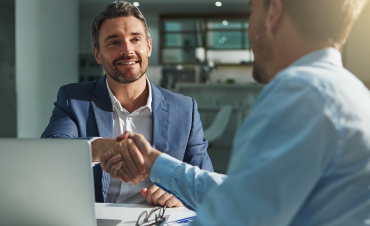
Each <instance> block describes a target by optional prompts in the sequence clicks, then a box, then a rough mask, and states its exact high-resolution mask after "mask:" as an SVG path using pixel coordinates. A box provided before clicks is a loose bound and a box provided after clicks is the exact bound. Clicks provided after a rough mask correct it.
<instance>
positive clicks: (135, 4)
mask: <svg viewBox="0 0 370 226" xmlns="http://www.w3.org/2000/svg"><path fill="white" fill-rule="evenodd" d="M132 4H133V5H134V6H136V7H139V6H140V3H138V2H134V3H132Z"/></svg>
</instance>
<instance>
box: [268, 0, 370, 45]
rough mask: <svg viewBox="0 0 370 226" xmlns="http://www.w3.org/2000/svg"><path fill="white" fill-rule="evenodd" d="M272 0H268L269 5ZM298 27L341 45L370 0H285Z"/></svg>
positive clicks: (312, 37) (316, 37)
mask: <svg viewBox="0 0 370 226" xmlns="http://www.w3.org/2000/svg"><path fill="white" fill-rule="evenodd" d="M270 1H271V0H265V3H266V4H267V5H268V4H269V3H270ZM281 1H282V2H283V4H284V8H285V9H286V10H287V13H288V14H289V16H290V17H291V19H292V21H294V25H295V26H296V29H297V30H298V31H300V32H301V33H302V34H304V35H305V36H307V37H308V38H310V39H311V40H314V41H325V42H329V43H330V44H331V45H332V46H334V47H336V48H340V47H341V46H342V45H343V44H344V43H345V42H346V39H347V37H348V34H349V31H350V30H351V28H352V25H353V23H354V21H355V20H356V19H357V18H358V16H359V15H360V14H361V11H362V9H363V8H364V5H365V4H366V1H367V0H281Z"/></svg>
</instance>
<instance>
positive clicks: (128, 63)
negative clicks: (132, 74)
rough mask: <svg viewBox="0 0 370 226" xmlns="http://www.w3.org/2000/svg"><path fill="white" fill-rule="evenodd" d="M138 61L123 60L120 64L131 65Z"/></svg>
mask: <svg viewBox="0 0 370 226" xmlns="http://www.w3.org/2000/svg"><path fill="white" fill-rule="evenodd" d="M134 63H136V62H135V61H132V62H122V63H119V65H130V64H134Z"/></svg>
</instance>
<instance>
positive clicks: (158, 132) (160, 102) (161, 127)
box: [150, 82, 170, 152]
mask: <svg viewBox="0 0 370 226" xmlns="http://www.w3.org/2000/svg"><path fill="white" fill-rule="evenodd" d="M150 85H151V88H152V109H153V111H152V113H153V126H152V146H153V147H154V148H155V149H158V150H160V151H162V152H167V151H168V150H167V147H168V145H167V143H168V132H169V124H170V122H169V120H170V119H169V118H170V114H169V110H170V106H169V104H167V102H166V100H165V99H164V98H163V95H162V93H161V92H160V90H159V89H158V88H157V87H156V86H154V85H153V84H152V83H151V82H150Z"/></svg>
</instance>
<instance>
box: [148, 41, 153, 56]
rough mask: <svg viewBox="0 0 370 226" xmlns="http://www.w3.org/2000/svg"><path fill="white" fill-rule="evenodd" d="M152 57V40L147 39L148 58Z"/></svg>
mask: <svg viewBox="0 0 370 226" xmlns="http://www.w3.org/2000/svg"><path fill="white" fill-rule="evenodd" d="M151 55H152V39H151V38H148V57H150V56H151Z"/></svg>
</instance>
